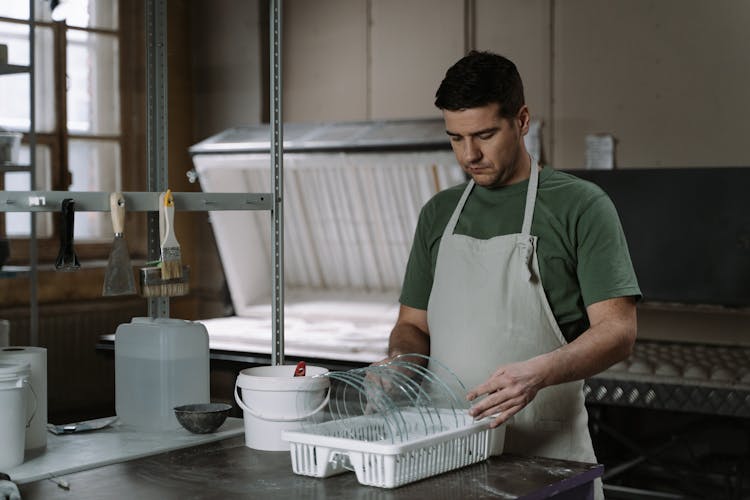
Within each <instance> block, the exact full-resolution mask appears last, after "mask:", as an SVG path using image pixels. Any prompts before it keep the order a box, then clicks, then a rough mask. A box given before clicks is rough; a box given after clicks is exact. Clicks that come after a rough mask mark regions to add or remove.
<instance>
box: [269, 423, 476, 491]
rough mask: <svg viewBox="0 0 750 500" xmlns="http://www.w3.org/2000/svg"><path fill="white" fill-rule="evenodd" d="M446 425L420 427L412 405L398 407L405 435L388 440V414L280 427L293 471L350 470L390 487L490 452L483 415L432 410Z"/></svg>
mask: <svg viewBox="0 0 750 500" xmlns="http://www.w3.org/2000/svg"><path fill="white" fill-rule="evenodd" d="M436 411H437V412H438V413H440V414H441V417H443V418H444V419H445V422H447V423H448V425H445V426H444V427H443V430H438V431H434V429H433V430H432V431H429V432H425V430H424V427H423V423H424V422H423V417H422V416H421V415H420V411H419V410H418V409H414V410H413V411H409V410H406V409H404V410H402V411H400V412H399V418H400V419H401V421H402V422H403V423H405V425H406V428H407V431H408V438H407V439H402V440H400V442H394V439H393V438H392V436H390V434H391V433H392V432H393V430H392V429H389V424H388V419H387V418H384V417H383V416H382V415H361V416H356V417H351V418H348V419H340V420H334V421H329V422H323V423H318V424H314V425H311V426H308V427H305V428H303V429H300V430H296V431H284V432H283V433H282V439H284V440H285V441H288V442H289V444H290V453H291V459H292V469H293V471H294V473H295V474H301V475H305V476H313V477H330V476H333V475H336V474H341V473H343V472H346V471H348V470H353V471H354V472H355V473H356V475H357V480H358V481H359V482H360V484H364V485H368V486H377V487H381V488H395V487H398V486H402V485H404V484H407V483H411V482H414V481H418V480H420V479H425V478H427V477H430V476H434V475H437V474H442V473H444V472H448V471H451V470H454V469H458V468H460V467H464V466H467V465H471V464H475V463H477V462H481V461H483V460H485V459H487V458H488V457H489V454H490V428H489V424H490V421H489V420H486V419H485V420H481V421H475V420H474V419H473V418H472V417H470V416H469V415H468V414H456V412H455V411H454V410H452V409H448V410H441V409H438V410H436Z"/></svg>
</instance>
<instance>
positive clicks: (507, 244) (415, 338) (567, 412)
mask: <svg viewBox="0 0 750 500" xmlns="http://www.w3.org/2000/svg"><path fill="white" fill-rule="evenodd" d="M435 104H436V106H437V107H438V108H439V109H441V110H442V113H443V118H444V120H445V128H446V132H447V133H448V136H449V137H450V141H451V145H452V147H453V151H454V153H455V155H456V159H457V160H458V163H459V164H460V165H461V168H462V169H463V170H464V172H466V174H468V176H469V177H471V180H470V181H469V182H468V183H466V184H463V185H460V186H456V187H453V188H449V189H447V190H444V191H442V192H440V193H438V194H437V195H435V196H434V197H433V198H432V199H431V200H430V201H428V202H427V204H425V206H424V207H423V208H422V211H421V213H420V217H419V222H418V225H417V229H416V233H415V237H414V243H413V246H412V250H411V254H410V257H409V262H408V265H407V270H406V274H405V278H404V284H403V288H402V293H401V297H400V302H401V308H400V312H399V317H398V320H397V322H396V325H395V327H394V329H393V331H392V333H391V336H390V341H389V356H390V357H393V356H397V355H400V354H405V353H413V352H416V353H422V354H429V355H430V356H431V357H432V358H434V359H436V360H438V361H440V362H442V363H444V364H446V365H447V366H448V367H450V368H451V370H453V371H454V372H455V373H456V375H457V376H458V377H459V379H461V380H462V381H463V382H464V384H465V385H466V387H467V388H470V390H469V392H468V399H469V400H471V401H472V403H473V406H472V408H471V410H470V414H471V415H473V416H475V417H477V418H483V417H487V416H491V415H495V417H494V419H493V421H492V426H493V427H496V426H498V425H500V424H503V423H506V422H507V423H508V427H507V432H506V436H505V448H504V449H505V451H506V452H512V453H519V454H524V455H537V456H546V457H551V458H561V459H570V460H580V461H587V462H594V461H595V460H596V457H595V456H594V452H593V447H592V445H591V438H590V436H589V433H588V428H587V423H588V416H587V413H586V410H585V407H584V396H583V391H582V379H584V378H586V377H589V376H591V375H594V374H595V373H598V372H600V371H602V370H605V369H606V368H607V367H609V366H611V365H612V364H614V363H616V362H618V361H620V360H622V359H625V358H626V357H627V356H628V355H629V354H630V352H631V349H632V346H633V343H634V341H635V337H636V312H635V302H636V300H637V299H638V298H639V297H640V290H639V288H638V284H637V281H636V277H635V273H634V271H633V267H632V264H631V261H630V256H629V254H628V249H627V245H626V242H625V238H624V235H623V231H622V228H621V225H620V222H619V218H618V216H617V213H616V211H615V208H614V206H613V204H612V203H611V201H610V199H609V198H608V197H607V196H606V194H605V193H604V192H603V191H602V190H601V189H599V188H598V187H596V186H595V185H593V184H591V183H588V182H585V181H583V180H581V179H578V178H576V177H573V176H571V175H568V174H565V173H563V172H558V171H555V170H553V169H552V168H550V167H545V168H540V167H539V166H538V164H537V163H536V160H535V159H532V158H531V157H530V155H529V153H528V152H527V150H526V147H525V145H524V135H526V133H527V132H528V129H529V121H530V115H529V109H528V107H527V106H526V105H525V102H524V96H523V86H522V82H521V78H520V76H519V74H518V71H517V70H516V67H515V65H514V64H513V63H512V62H511V61H509V60H508V59H506V58H504V57H502V56H499V55H496V54H491V53H487V52H476V51H474V52H471V53H470V54H468V55H467V56H465V57H464V58H462V59H461V60H459V61H458V62H457V63H456V64H455V65H454V66H452V67H451V68H450V69H449V70H448V72H447V73H446V75H445V78H444V80H443V81H442V83H441V85H440V87H439V89H438V91H437V94H436V100H435ZM598 495H601V491H599V492H598Z"/></svg>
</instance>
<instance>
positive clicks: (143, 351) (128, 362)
mask: <svg viewBox="0 0 750 500" xmlns="http://www.w3.org/2000/svg"><path fill="white" fill-rule="evenodd" d="M210 396H211V395H210V371H209V350H208V333H207V332H206V328H205V327H204V326H203V325H202V324H201V323H194V322H191V321H185V320H181V319H170V318H157V319H154V318H133V319H132V320H131V322H130V323H125V324H122V325H120V326H119V327H118V328H117V332H116V333H115V410H116V411H117V416H118V417H119V418H120V422H121V423H122V424H123V425H128V426H131V427H133V428H136V429H140V430H145V431H160V430H170V429H178V428H180V424H179V422H178V421H177V417H175V414H174V407H175V406H180V405H185V404H192V403H209V402H210Z"/></svg>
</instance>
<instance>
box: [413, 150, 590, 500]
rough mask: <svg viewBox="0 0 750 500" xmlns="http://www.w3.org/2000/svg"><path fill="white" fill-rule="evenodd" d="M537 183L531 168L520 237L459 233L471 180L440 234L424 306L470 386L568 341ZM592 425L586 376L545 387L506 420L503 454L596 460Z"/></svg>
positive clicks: (434, 341)
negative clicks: (538, 231) (556, 302)
mask: <svg viewBox="0 0 750 500" xmlns="http://www.w3.org/2000/svg"><path fill="white" fill-rule="evenodd" d="M531 164H532V166H535V165H536V164H535V162H534V161H533V159H532V162H531ZM538 183H539V169H538V168H531V176H530V178H529V186H528V189H527V193H526V209H525V212H524V218H523V226H522V230H521V233H520V234H509V235H503V236H496V237H494V238H490V239H488V240H480V239H476V238H471V237H469V236H465V235H460V234H454V230H455V227H456V223H457V222H458V218H459V216H460V214H461V211H462V209H463V207H464V204H465V203H466V199H467V198H468V197H469V194H470V193H471V191H472V189H473V187H474V181H470V182H469V185H468V186H467V187H466V190H465V191H464V193H463V195H462V196H461V199H460V201H459V202H458V205H457V206H456V209H455V211H454V212H453V215H452V216H451V218H450V220H449V222H448V225H447V226H446V228H445V232H444V233H443V236H442V240H441V242H440V247H439V249H438V257H437V264H436V266H435V280H434V282H433V286H432V291H431V293H430V300H429V304H428V306H427V320H428V324H429V329H430V356H431V357H433V358H435V359H436V360H437V361H441V362H442V363H445V364H446V365H447V366H448V367H449V368H450V369H451V370H453V371H454V372H455V374H456V375H457V376H458V378H459V379H460V380H461V381H462V382H463V383H464V384H465V386H466V388H467V389H471V388H473V387H475V386H477V385H479V384H481V383H483V382H485V381H486V380H487V379H488V378H489V377H490V375H491V374H492V373H493V372H494V371H495V370H496V369H497V368H498V367H499V366H501V365H504V364H507V363H513V362H516V361H524V360H527V359H529V358H532V357H534V356H537V355H539V354H543V353H546V352H549V351H552V350H555V349H557V348H559V347H561V346H563V345H565V344H566V341H565V338H564V337H563V335H562V332H561V331H560V328H559V326H558V325H557V322H556V321H555V317H554V315H553V314H552V309H551V308H550V306H549V303H548V302H547V298H546V296H545V294H544V289H543V288H542V283H541V280H540V277H539V263H538V261H537V254H536V246H537V238H536V237H535V236H532V235H531V233H530V230H531V221H532V218H533V215H534V203H535V201H536V192H537V185H538ZM501 216H502V214H498V217H501ZM587 422H588V414H587V412H586V408H585V407H584V396H583V382H582V381H578V382H569V383H566V384H561V385H556V386H551V387H546V388H544V389H542V390H540V391H539V392H538V393H537V395H536V397H535V398H534V400H533V401H532V402H531V403H530V404H529V405H527V406H526V407H525V408H524V409H523V410H521V411H520V412H518V413H517V414H516V415H515V416H514V418H513V419H512V422H511V423H509V424H508V428H507V432H506V436H505V446H504V451H505V452H508V453H517V454H521V455H527V456H542V457H549V458H558V459H566V460H576V461H581V462H596V457H595V456H594V449H593V446H592V444H591V437H590V436H589V431H588V426H587ZM597 486H598V491H597V497H598V498H602V497H603V496H602V493H601V483H598V485H597Z"/></svg>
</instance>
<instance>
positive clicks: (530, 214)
mask: <svg viewBox="0 0 750 500" xmlns="http://www.w3.org/2000/svg"><path fill="white" fill-rule="evenodd" d="M529 159H530V160H531V174H530V175H529V186H528V188H526V208H525V210H524V213H523V226H522V227H521V234H525V235H529V234H531V221H532V219H533V218H534V203H535V202H536V191H537V186H538V185H539V169H538V168H537V163H536V162H535V161H534V158H533V157H532V156H531V155H529ZM472 189H474V179H471V180H470V181H469V184H467V185H466V189H464V192H463V194H462V195H461V199H460V200H458V205H456V209H455V210H454V211H453V215H451V218H450V220H449V221H448V225H447V226H445V231H444V232H443V236H445V235H451V234H453V231H454V230H455V229H456V224H457V223H458V218H459V217H460V216H461V212H462V211H463V209H464V205H465V204H466V199H467V198H468V197H469V194H471V190H472Z"/></svg>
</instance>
